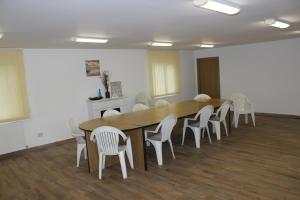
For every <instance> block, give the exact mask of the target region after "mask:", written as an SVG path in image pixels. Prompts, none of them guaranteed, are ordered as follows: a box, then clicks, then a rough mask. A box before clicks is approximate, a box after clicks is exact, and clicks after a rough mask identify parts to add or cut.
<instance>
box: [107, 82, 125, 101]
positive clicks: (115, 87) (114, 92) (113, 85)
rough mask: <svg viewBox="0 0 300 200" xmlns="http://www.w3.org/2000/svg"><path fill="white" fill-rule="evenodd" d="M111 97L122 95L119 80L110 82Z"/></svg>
mask: <svg viewBox="0 0 300 200" xmlns="http://www.w3.org/2000/svg"><path fill="white" fill-rule="evenodd" d="M110 89H111V97H112V98H114V97H122V96H123V94H122V84H121V81H115V82H110Z"/></svg>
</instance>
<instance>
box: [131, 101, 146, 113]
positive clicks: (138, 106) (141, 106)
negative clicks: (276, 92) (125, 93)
mask: <svg viewBox="0 0 300 200" xmlns="http://www.w3.org/2000/svg"><path fill="white" fill-rule="evenodd" d="M147 109H149V107H148V106H146V105H145V104H141V103H137V104H135V105H134V106H133V108H132V112H136V111H141V110H147Z"/></svg>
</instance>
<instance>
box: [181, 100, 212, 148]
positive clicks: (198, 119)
mask: <svg viewBox="0 0 300 200" xmlns="http://www.w3.org/2000/svg"><path fill="white" fill-rule="evenodd" d="M213 111H214V107H213V106H212V105H207V106H205V107H203V108H202V109H201V110H199V111H198V113H197V114H196V116H195V117H194V118H185V119H184V125H183V135H182V145H183V144H184V138H185V132H186V129H187V128H190V129H191V130H192V131H193V133H194V136H195V143H196V148H200V139H201V135H202V137H204V133H205V131H206V133H207V136H208V139H209V143H210V144H211V139H210V134H209V129H208V120H209V118H210V117H211V115H212V113H213ZM190 122H192V123H190Z"/></svg>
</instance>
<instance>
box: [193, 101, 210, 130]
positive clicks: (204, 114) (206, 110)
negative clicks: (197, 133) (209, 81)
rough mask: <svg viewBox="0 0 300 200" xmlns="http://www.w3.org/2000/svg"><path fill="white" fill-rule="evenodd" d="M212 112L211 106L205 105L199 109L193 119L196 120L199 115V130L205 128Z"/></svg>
mask: <svg viewBox="0 0 300 200" xmlns="http://www.w3.org/2000/svg"><path fill="white" fill-rule="evenodd" d="M213 112H214V107H213V106H212V105H207V106H204V107H203V108H201V109H200V110H199V111H198V113H197V114H196V117H195V119H197V118H198V117H199V115H200V118H199V120H200V124H199V126H200V128H203V127H206V126H207V123H208V120H209V118H210V116H211V115H212V113H213Z"/></svg>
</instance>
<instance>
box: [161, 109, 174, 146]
mask: <svg viewBox="0 0 300 200" xmlns="http://www.w3.org/2000/svg"><path fill="white" fill-rule="evenodd" d="M176 123H177V116H176V115H175V114H170V115H168V116H167V117H165V118H164V119H163V120H162V121H161V122H160V124H159V125H158V127H160V128H161V129H160V131H161V140H162V142H164V141H166V140H168V139H169V138H170V135H171V133H172V130H173V128H174V126H175V125H176Z"/></svg>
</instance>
